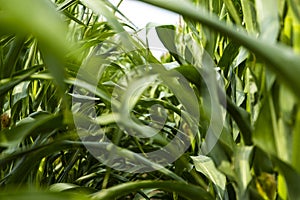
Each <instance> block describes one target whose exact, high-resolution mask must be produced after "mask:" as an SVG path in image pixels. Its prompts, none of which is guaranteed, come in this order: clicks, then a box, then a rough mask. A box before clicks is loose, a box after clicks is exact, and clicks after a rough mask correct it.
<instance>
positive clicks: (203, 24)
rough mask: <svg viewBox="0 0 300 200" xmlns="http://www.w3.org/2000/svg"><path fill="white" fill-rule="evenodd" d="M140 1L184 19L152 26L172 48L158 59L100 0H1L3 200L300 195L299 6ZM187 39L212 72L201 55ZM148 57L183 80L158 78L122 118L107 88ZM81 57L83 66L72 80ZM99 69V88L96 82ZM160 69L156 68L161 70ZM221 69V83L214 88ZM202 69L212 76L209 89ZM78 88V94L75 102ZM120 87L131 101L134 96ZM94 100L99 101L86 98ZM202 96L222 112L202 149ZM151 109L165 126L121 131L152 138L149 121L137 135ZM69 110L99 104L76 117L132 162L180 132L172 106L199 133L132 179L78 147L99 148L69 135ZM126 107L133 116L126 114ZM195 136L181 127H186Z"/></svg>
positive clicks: (206, 105) (287, 2)
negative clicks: (170, 159) (210, 144)
mask: <svg viewBox="0 0 300 200" xmlns="http://www.w3.org/2000/svg"><path fill="white" fill-rule="evenodd" d="M142 1H143V2H146V3H149V4H153V5H155V6H159V7H162V8H165V9H168V10H171V11H174V12H176V13H178V14H180V15H182V19H181V23H180V24H179V25H178V26H172V25H168V26H158V27H156V31H157V33H158V35H159V38H160V40H161V41H162V43H163V44H164V46H165V47H166V48H167V49H168V50H169V53H167V54H166V55H165V56H164V57H163V58H162V59H161V60H158V59H156V58H155V57H154V56H153V55H152V53H151V51H150V50H149V48H148V46H147V44H144V43H143V42H142V41H140V40H139V39H138V38H137V37H136V36H135V35H134V34H129V32H132V31H137V30H135V26H134V25H133V24H131V22H130V20H128V19H127V18H126V16H124V15H122V13H120V11H119V10H118V8H117V7H114V6H113V5H112V4H110V3H109V2H108V1H105V0H102V1H101V0H55V1H50V0H40V1H34V0H9V1H6V0H0V27H1V28H0V114H1V132H0V147H1V149H0V151H1V154H0V185H1V193H0V198H1V199H25V198H26V199H27V198H28V199H41V198H42V199H49V200H50V199H115V198H120V199H182V198H186V199H241V200H244V199H272V200H273V199H291V200H294V199H299V196H300V175H299V173H300V163H299V162H300V159H299V157H300V155H299V154H300V151H299V148H300V111H299V105H298V102H299V97H300V93H299V91H300V79H299V75H300V56H299V52H300V24H299V23H300V11H299V9H300V4H299V2H298V1H296V0H277V1H274V0H264V1H259V0H233V1H230V0H193V1H188V0H185V1H183V0H168V1H160V0H142ZM120 3H122V1H120ZM164 29H168V30H169V31H168V32H167V33H168V34H166V32H164V31H163V30H164ZM128 30H130V31H128ZM120 33H122V34H121V36H122V37H120V38H118V37H115V36H117V35H120ZM120 41H122V43H119V42H120ZM191 41H194V43H192V42H191ZM99 44H101V45H99ZM120 44H121V45H120ZM195 44H196V45H197V48H198V49H200V50H202V51H200V52H204V51H205V52H207V53H208V55H209V56H210V57H211V58H212V59H213V62H214V65H215V66H211V65H209V64H207V63H205V62H206V59H205V55H204V54H201V53H199V51H195V48H193V45H195ZM132 47H134V48H133V49H134V50H132V51H129V50H128V49H130V48H132ZM92 55H96V56H94V57H92V58H93V59H90V60H87V59H86V58H88V57H91V56H92ZM149 63H155V64H157V65H160V66H163V65H165V64H168V63H176V64H177V65H178V67H177V68H174V69H172V70H173V71H174V72H177V73H178V72H179V73H180V74H181V75H183V76H184V77H185V78H186V79H187V80H188V81H189V87H188V88H186V90H184V89H182V87H181V86H180V84H178V83H177V82H174V83H172V82H169V83H161V82H153V83H151V84H149V85H148V86H149V88H148V89H147V90H146V91H144V92H143V93H141V94H140V95H139V96H137V98H135V100H134V101H129V103H128V104H126V105H125V106H124V108H123V111H124V112H120V113H118V112H115V111H114V110H112V109H111V107H112V104H113V105H115V104H116V105H124V104H122V99H121V100H119V99H114V100H111V99H112V95H113V91H114V88H115V87H116V86H118V87H121V85H119V80H120V79H121V78H122V77H123V76H124V75H126V74H128V73H130V72H132V71H133V70H137V71H138V70H139V67H138V66H141V65H147V64H149ZM83 65H85V66H86V67H87V69H88V71H89V73H90V74H87V75H85V76H77V75H78V71H79V70H80V67H81V66H83ZM195 69H197V70H195ZM172 70H171V71H172ZM99 72H101V77H100V79H97V80H99V82H98V83H97V87H96V89H95V88H94V86H93V81H91V80H92V79H93V78H99V77H98V76H97V73H99ZM95 74H96V75H95ZM156 74H157V75H164V70H158V71H156ZM216 75H218V76H219V77H220V78H221V79H222V80H223V82H224V84H225V88H218V85H217V84H216V82H218V81H217V80H216V78H215V77H217V76H216ZM204 76H207V77H210V78H209V80H210V81H209V82H208V83H209V84H211V86H212V88H213V93H209V92H208V90H207V87H206V86H205V84H204V81H205V80H203V78H202V77H204ZM86 77H88V78H86ZM144 79H145V80H151V75H149V74H145V75H144ZM165 80H167V79H165ZM128 81H129V82H130V80H128ZM208 83H207V82H206V84H208ZM74 87H76V88H79V89H80V92H81V95H80V96H77V97H74V96H73V97H72V96H71V94H72V91H73V89H74ZM180 87H181V88H180ZM176 88H177V89H176ZM172 89H173V90H172ZM176 91H177V92H178V93H176ZM188 91H193V92H194V93H195V94H196V97H197V102H190V104H193V105H194V104H195V103H196V105H197V106H198V107H199V111H200V113H201V116H200V118H199V119H193V113H191V112H190V110H189V109H188V105H189V104H188V103H187V104H183V103H182V102H181V101H180V98H186V99H187V101H188V99H189V98H191V97H190V93H189V92H188ZM124 93H125V94H128V95H129V96H131V95H130V93H132V90H125V91H124ZM175 93H176V94H180V96H178V95H175ZM222 95H226V105H225V104H224V102H225V101H223V99H222V98H221V97H222ZM90 96H93V97H94V98H95V99H96V101H95V104H93V105H91V104H88V105H85V104H83V103H81V102H82V101H88V100H89V98H90ZM74 98H75V99H76V98H77V101H76V103H75V105H74ZM212 99H213V100H212ZM72 100H73V102H72ZM125 100H126V99H125ZM214 100H215V102H213V101H214ZM211 103H218V104H219V106H220V107H222V106H223V109H226V114H225V115H224V118H225V123H224V124H223V125H222V126H223V127H222V133H221V135H220V138H219V140H218V142H217V144H216V145H215V146H214V148H213V149H212V151H211V152H210V153H209V154H208V155H204V153H203V152H202V145H203V143H205V142H206V137H205V136H206V135H205V134H206V131H207V130H208V128H209V124H210V123H212V122H211V121H210V117H211V116H212V115H213V114H214V113H213V112H211V110H210V108H211ZM157 104H159V105H161V106H163V107H164V108H165V109H166V110H167V112H166V114H167V123H166V124H165V126H164V127H163V129H162V130H161V132H160V133H159V134H158V136H156V138H153V139H148V140H147V139H140V138H134V137H129V136H128V135H127V134H126V132H124V130H123V129H121V128H120V127H119V124H120V123H121V124H122V126H124V127H125V128H128V129H132V130H134V131H136V132H140V133H142V134H144V135H147V134H151V131H150V129H149V130H148V129H147V130H145V131H141V130H142V129H141V127H142V126H141V123H142V124H144V125H147V124H149V123H150V120H151V119H150V118H149V112H150V111H151V109H150V108H153V107H151V106H152V105H157ZM74 106H75V107H76V106H77V107H76V108H77V109H78V111H82V110H83V111H84V110H89V109H91V108H93V109H95V110H96V114H97V116H85V118H82V120H87V121H89V123H92V124H97V125H101V126H102V127H103V130H104V131H105V134H106V135H107V137H109V138H110V139H111V140H112V141H113V142H114V143H115V144H118V146H120V147H123V148H125V149H126V151H124V152H125V154H126V155H128V156H129V155H130V156H136V153H143V152H150V151H154V150H156V149H159V148H161V147H162V146H164V145H165V144H166V143H168V142H169V141H170V140H171V139H172V138H173V137H174V133H175V132H176V131H178V130H179V127H180V123H179V121H180V119H182V118H183V116H181V115H180V112H184V111H185V113H186V114H185V116H186V117H187V118H190V119H191V121H192V122H194V123H193V126H196V127H197V128H196V131H195V133H193V134H195V137H194V138H191V144H192V145H191V147H190V148H189V149H188V150H187V151H186V153H185V154H184V155H182V156H181V157H180V158H179V159H178V160H177V161H175V162H174V163H172V164H170V165H168V166H166V167H163V168H160V169H159V170H156V171H153V172H147V173H141V174H134V173H127V172H122V171H117V170H114V169H112V168H109V167H107V166H105V165H104V164H103V163H101V162H99V161H98V160H97V159H96V158H94V157H93V156H92V155H91V154H90V153H89V151H87V149H86V148H85V145H91V146H93V145H100V146H101V147H103V148H108V146H107V145H106V144H105V143H101V141H100V142H94V143H88V144H85V142H84V141H81V140H80V137H79V135H80V134H83V135H85V134H88V133H87V132H88V131H82V132H80V133H78V129H76V126H75V125H74V121H73V117H75V116H74ZM72 109H73V110H72ZM154 109H155V108H154ZM125 111H126V112H127V111H128V112H130V113H132V115H134V116H135V118H136V119H138V121H140V123H136V122H135V121H131V119H130V118H128V119H124V118H122V116H126V113H125ZM156 111H157V112H158V111H159V110H156ZM75 115H76V112H75ZM161 115H162V116H163V114H161ZM7 119H10V121H9V120H7ZM83 122H85V121H83ZM198 122H199V123H198ZM88 128H89V127H88ZM191 130H193V129H190V128H189V126H187V128H186V129H185V134H189V131H191ZM148 131H149V132H148ZM136 159H137V160H139V159H140V158H139V157H138V156H136ZM145 162H146V163H147V161H145ZM149 165H151V163H150V162H149ZM156 167H159V166H156ZM16 189H18V190H17V192H16Z"/></svg>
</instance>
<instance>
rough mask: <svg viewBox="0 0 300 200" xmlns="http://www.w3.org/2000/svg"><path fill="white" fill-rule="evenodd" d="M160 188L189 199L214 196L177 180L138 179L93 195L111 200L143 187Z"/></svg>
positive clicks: (206, 198)
mask: <svg viewBox="0 0 300 200" xmlns="http://www.w3.org/2000/svg"><path fill="white" fill-rule="evenodd" d="M147 188H158V189H162V190H165V191H168V192H175V193H177V194H178V195H180V196H182V197H185V198H187V199H191V200H193V199H199V200H212V199H213V197H212V196H211V195H210V194H209V193H208V192H206V191H205V190H204V189H202V188H201V187H198V186H195V185H192V184H185V183H180V182H175V181H153V180H150V181H136V182H129V183H123V184H119V185H117V186H113V187H111V188H109V189H104V190H101V191H100V192H98V193H94V194H93V195H92V197H93V199H95V200H96V199H99V200H111V199H116V198H119V197H122V196H125V195H126V194H129V193H131V192H135V191H138V190H141V189H147Z"/></svg>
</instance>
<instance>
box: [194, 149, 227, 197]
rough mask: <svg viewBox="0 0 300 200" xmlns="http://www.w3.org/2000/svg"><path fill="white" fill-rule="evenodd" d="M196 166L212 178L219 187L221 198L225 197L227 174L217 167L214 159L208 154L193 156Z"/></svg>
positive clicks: (217, 187) (199, 170)
mask: <svg viewBox="0 0 300 200" xmlns="http://www.w3.org/2000/svg"><path fill="white" fill-rule="evenodd" d="M191 158H192V159H193V162H194V165H195V168H196V170H197V171H198V172H201V173H202V174H204V175H205V176H206V177H207V178H209V180H211V181H212V182H213V183H214V184H215V186H216V189H217V192H218V197H219V199H223V197H224V193H225V187H226V176H225V175H224V174H223V173H221V172H220V171H219V170H218V169H217V168H216V167H215V164H214V162H213V160H212V159H211V158H209V157H207V156H202V155H199V156H191Z"/></svg>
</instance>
